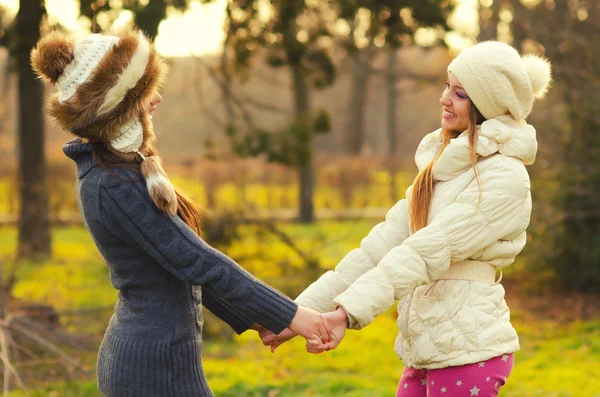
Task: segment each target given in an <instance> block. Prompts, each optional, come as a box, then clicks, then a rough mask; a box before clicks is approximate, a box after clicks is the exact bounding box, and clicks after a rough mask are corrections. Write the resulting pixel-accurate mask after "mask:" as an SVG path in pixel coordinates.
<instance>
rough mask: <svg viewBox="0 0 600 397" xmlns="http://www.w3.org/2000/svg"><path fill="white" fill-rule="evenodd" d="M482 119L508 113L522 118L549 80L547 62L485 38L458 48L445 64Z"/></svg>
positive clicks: (529, 111) (549, 71) (546, 88)
mask: <svg viewBox="0 0 600 397" xmlns="http://www.w3.org/2000/svg"><path fill="white" fill-rule="evenodd" d="M448 72H452V73H453V74H454V75H455V76H456V77H457V78H458V81H460V83H461V84H462V86H463V88H464V89H465V91H467V94H468V95H469V98H470V99H471V100H472V101H473V103H474V104H475V106H476V107H477V109H478V110H479V111H480V112H481V114H483V116H484V117H485V118H486V119H493V118H495V117H498V116H501V115H505V114H510V115H511V116H512V117H513V118H514V119H515V120H521V119H525V118H526V117H527V116H528V115H529V113H531V108H532V107H533V101H534V100H535V99H542V98H544V96H545V95H546V92H548V88H549V85H550V83H551V81H552V71H551V66H550V62H549V61H548V60H547V59H545V58H542V57H539V56H537V55H525V56H523V57H521V56H519V53H518V52H517V50H515V49H514V48H513V47H511V46H510V45H508V44H504V43H501V42H497V41H485V42H482V43H479V44H477V45H475V46H473V47H470V48H468V49H466V50H464V51H462V52H461V53H460V54H459V55H458V56H457V57H456V58H455V59H454V60H453V61H452V62H451V63H450V65H449V66H448Z"/></svg>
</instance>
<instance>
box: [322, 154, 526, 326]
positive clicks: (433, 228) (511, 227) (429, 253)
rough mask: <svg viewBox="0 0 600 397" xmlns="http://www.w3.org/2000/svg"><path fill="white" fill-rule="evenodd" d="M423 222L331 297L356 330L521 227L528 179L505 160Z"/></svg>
mask: <svg viewBox="0 0 600 397" xmlns="http://www.w3.org/2000/svg"><path fill="white" fill-rule="evenodd" d="M481 181H482V186H481V196H480V189H479V185H478V183H477V181H476V180H473V182H472V183H471V184H470V185H469V186H468V187H467V188H466V189H465V190H464V191H463V192H462V193H461V194H460V195H459V196H458V197H457V199H456V201H455V202H454V203H452V204H450V205H449V206H448V207H446V209H444V210H443V211H442V212H441V213H439V214H438V215H437V216H436V217H435V219H434V220H433V221H432V222H431V223H430V224H429V225H427V226H426V227H424V228H422V229H421V230H419V231H418V232H416V233H415V234H413V235H412V236H410V237H409V238H407V239H406V240H404V242H403V243H402V244H401V245H399V246H397V247H395V248H393V249H392V250H391V251H390V252H388V253H387V255H386V256H385V257H384V258H383V259H382V260H381V261H380V262H379V264H378V265H377V267H374V268H372V269H371V270H369V271H368V272H366V273H365V274H363V275H362V276H361V277H360V278H359V279H357V280H356V281H355V282H354V283H352V285H351V286H350V287H349V288H348V289H347V290H346V291H345V292H343V293H342V294H341V295H339V296H338V297H337V298H335V299H334V302H335V303H336V304H338V305H340V306H342V307H343V308H344V309H345V310H346V312H348V313H349V314H350V315H351V316H349V317H351V320H353V319H354V320H355V321H352V323H351V324H350V327H351V328H355V329H360V328H362V327H364V326H366V325H368V324H370V323H371V322H372V321H373V319H374V318H375V317H376V316H377V315H379V314H381V313H382V312H383V311H385V310H386V309H387V308H388V307H390V306H391V305H392V304H393V303H394V299H401V298H402V297H404V296H405V295H406V294H408V293H409V292H410V291H412V290H413V288H415V287H417V286H419V285H421V284H422V283H431V282H433V280H435V278H436V276H437V275H439V274H441V273H442V272H443V271H445V270H446V269H448V267H449V266H450V264H451V263H452V262H456V261H462V260H465V259H468V258H469V257H470V256H472V255H473V254H474V253H476V252H477V251H479V250H481V249H483V248H485V247H487V246H489V245H490V244H492V243H494V242H496V241H497V240H499V239H501V238H503V237H504V236H507V235H509V234H512V233H515V231H516V230H518V229H524V228H525V227H526V225H527V224H528V223H529V218H530V215H531V206H530V205H528V201H529V200H531V199H530V194H529V179H528V177H527V176H526V174H525V171H524V169H523V167H522V165H516V164H515V163H513V162H510V161H509V160H503V161H500V162H498V163H496V164H494V165H493V166H490V167H488V169H486V170H485V171H484V172H482V174H481Z"/></svg>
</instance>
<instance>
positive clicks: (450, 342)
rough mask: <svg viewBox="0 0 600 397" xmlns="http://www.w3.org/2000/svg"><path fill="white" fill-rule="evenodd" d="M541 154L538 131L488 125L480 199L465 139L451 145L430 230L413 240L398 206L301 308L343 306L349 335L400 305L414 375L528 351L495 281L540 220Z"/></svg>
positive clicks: (427, 155)
mask: <svg viewBox="0 0 600 397" xmlns="http://www.w3.org/2000/svg"><path fill="white" fill-rule="evenodd" d="M441 143H442V141H441V130H437V131H435V132H432V133H430V134H428V135H427V136H425V138H424V139H423V140H422V142H421V144H420V145H419V148H418V149H417V153H416V155H415V159H416V163H417V166H418V168H419V169H422V168H423V167H425V166H426V165H427V164H428V163H429V162H430V161H431V160H432V159H433V158H434V157H435V155H436V154H437V153H438V152H439V150H440V149H441ZM536 152H537V141H536V137H535V129H534V128H533V127H532V126H530V125H528V124H527V123H526V122H525V121H524V120H522V121H520V122H516V121H514V120H513V119H511V118H510V117H509V116H501V117H498V118H496V119H492V120H488V121H486V122H484V123H483V124H482V125H481V127H480V128H479V139H478V144H477V153H478V154H479V156H480V157H479V162H478V170H479V174H480V180H481V191H480V187H479V185H478V183H477V180H476V179H475V173H474V171H473V169H472V167H471V164H470V156H469V147H468V140H467V134H466V132H465V133H463V134H461V135H460V136H459V137H457V138H455V139H452V140H451V143H450V144H449V145H448V147H446V149H445V150H444V152H443V153H442V155H441V157H440V158H439V160H438V162H437V163H436V165H435V167H434V169H433V176H434V179H435V180H436V184H435V188H434V194H433V199H432V203H431V207H430V212H429V219H428V222H427V226H426V227H424V228H423V229H421V230H419V231H418V232H417V233H415V234H411V233H410V232H409V226H408V225H409V218H408V201H407V199H403V200H401V201H399V202H398V203H397V204H396V205H394V207H392V209H391V210H390V211H389V212H388V214H387V216H386V219H385V222H382V223H380V224H378V225H377V226H375V227H374V228H373V230H371V232H370V233H369V234H368V236H367V237H365V238H364V239H363V240H362V242H361V245H360V248H356V249H354V250H352V251H350V252H349V253H348V254H347V255H346V257H344V259H343V260H342V261H341V262H340V263H339V264H338V265H337V266H336V268H335V270H333V271H329V272H327V273H325V274H324V275H323V276H321V277H320V278H319V279H318V280H317V281H315V282H314V283H313V284H311V285H310V286H309V287H308V288H307V289H306V290H305V291H304V292H303V293H302V294H301V295H300V296H299V297H298V298H297V299H296V301H297V302H298V304H299V305H302V306H306V307H310V308H312V309H315V310H317V311H319V312H322V313H324V312H328V311H331V310H334V309H335V307H337V306H342V307H343V308H344V309H345V310H346V312H347V313H348V314H349V317H350V327H351V328H355V329H360V328H362V327H365V326H366V325H368V324H370V323H371V322H372V321H373V319H374V318H375V316H377V315H379V314H381V313H382V312H384V311H385V310H386V309H387V308H389V307H390V306H391V305H392V304H394V300H400V302H399V303H398V314H399V317H398V327H399V328H400V333H399V335H398V337H397V338H396V344H395V349H396V352H397V353H398V355H399V357H400V358H401V359H402V361H403V362H404V364H405V365H406V366H409V367H413V368H428V369H434V368H444V367H448V366H458V365H464V364H471V363H475V362H480V361H483V360H487V359H490V358H492V357H496V356H499V355H502V354H506V353H512V352H515V351H517V350H519V340H518V337H517V334H516V332H515V330H514V328H513V327H512V325H511V323H510V313H509V309H508V306H507V305H506V302H505V300H504V288H503V287H502V285H501V284H499V279H498V280H496V273H497V268H502V267H505V266H508V265H510V264H511V263H513V261H514V259H515V256H516V255H517V254H518V253H519V252H520V251H521V250H522V249H523V247H524V245H525V240H526V237H525V229H526V228H527V226H528V224H529V219H530V215H531V195H530V183H529V176H528V174H527V171H526V170H525V165H529V164H532V163H533V162H534V160H535V155H536ZM410 191H411V188H409V189H408V190H407V193H406V195H407V197H410ZM480 192H481V194H480ZM499 272H500V274H501V270H500V271H499Z"/></svg>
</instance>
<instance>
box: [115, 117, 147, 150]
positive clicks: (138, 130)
mask: <svg viewBox="0 0 600 397" xmlns="http://www.w3.org/2000/svg"><path fill="white" fill-rule="evenodd" d="M143 138H144V129H143V128H142V123H141V122H140V121H139V120H137V119H134V120H133V121H132V122H130V123H128V124H126V125H125V127H124V128H123V132H122V133H121V135H119V136H118V137H116V138H114V139H112V140H111V141H110V145H111V146H112V147H113V148H114V149H116V150H118V151H119V152H121V153H130V152H135V151H136V150H138V149H139V148H140V147H141V146H142V143H143Z"/></svg>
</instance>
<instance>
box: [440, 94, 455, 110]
mask: <svg viewBox="0 0 600 397" xmlns="http://www.w3.org/2000/svg"><path fill="white" fill-rule="evenodd" d="M451 104H452V102H451V101H450V98H449V97H448V94H447V93H444V94H442V97H441V98H440V105H442V106H446V107H448V106H450V105H451Z"/></svg>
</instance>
